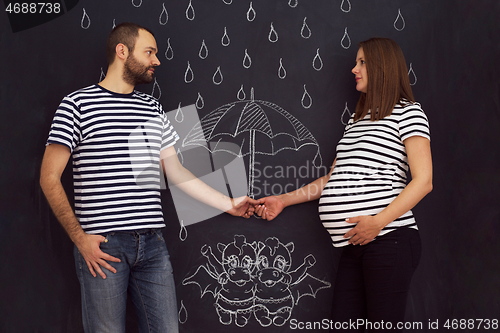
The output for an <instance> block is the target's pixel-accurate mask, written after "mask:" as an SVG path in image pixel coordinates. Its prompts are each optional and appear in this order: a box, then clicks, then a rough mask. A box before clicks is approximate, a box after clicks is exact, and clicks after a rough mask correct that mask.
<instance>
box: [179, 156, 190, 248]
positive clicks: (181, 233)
mask: <svg viewBox="0 0 500 333" xmlns="http://www.w3.org/2000/svg"><path fill="white" fill-rule="evenodd" d="M179 154H180V156H182V153H181V151H180V150H178V151H177V155H178V156H179ZM179 160H181V158H179ZM181 163H184V158H182V162H181ZM187 237H188V232H187V228H186V226H185V225H184V220H181V229H180V230H179V239H180V240H181V241H183V242H184V241H185V240H186V239H187Z"/></svg>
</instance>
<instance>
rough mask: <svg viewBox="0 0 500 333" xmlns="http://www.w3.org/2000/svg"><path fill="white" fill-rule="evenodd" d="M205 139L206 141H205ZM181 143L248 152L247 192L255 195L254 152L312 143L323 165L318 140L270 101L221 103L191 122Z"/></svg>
mask: <svg viewBox="0 0 500 333" xmlns="http://www.w3.org/2000/svg"><path fill="white" fill-rule="evenodd" d="M220 142H234V143H237V145H238V146H239V151H230V150H225V148H224V147H225V146H224V145H220V144H218V143H220ZM207 143H208V144H207ZM182 145H183V146H184V147H186V146H190V145H197V146H202V147H205V148H207V149H208V150H209V151H210V152H211V153H215V152H218V151H226V152H228V153H231V154H233V155H235V156H237V157H243V156H249V170H248V172H249V176H248V196H250V197H253V196H254V180H255V158H256V155H272V156H274V155H276V154H278V153H279V152H281V151H284V150H295V151H298V150H299V149H301V148H302V147H305V146H314V147H315V148H316V155H315V157H314V160H313V165H314V166H315V167H319V166H321V165H322V158H321V153H320V149H319V145H318V142H317V141H316V139H315V138H314V136H313V135H312V134H311V132H310V131H309V130H308V129H307V128H306V127H305V126H304V125H303V124H302V123H301V122H300V121H299V120H297V118H295V117H294V116H292V115H291V114H290V113H288V112H287V111H285V110H284V109H283V108H281V107H279V106H278V105H276V104H273V103H271V102H267V101H262V100H243V101H237V102H233V103H229V104H226V105H223V106H221V107H219V108H217V109H215V110H213V111H212V112H210V113H209V114H207V115H206V116H204V117H203V118H202V119H201V120H200V121H199V122H198V123H197V124H195V125H194V126H193V128H192V129H191V131H190V132H189V133H188V134H187V136H186V137H185V138H184V140H183V144H182Z"/></svg>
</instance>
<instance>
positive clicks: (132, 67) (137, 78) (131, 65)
mask: <svg viewBox="0 0 500 333" xmlns="http://www.w3.org/2000/svg"><path fill="white" fill-rule="evenodd" d="M151 68H153V67H152V66H144V65H142V64H141V63H140V62H139V61H137V59H136V58H135V57H134V56H133V55H132V54H131V55H130V56H129V57H128V58H127V60H126V61H125V67H124V70H123V79H124V80H125V82H127V83H130V84H132V85H133V86H136V85H138V84H142V83H151V82H152V81H153V75H152V74H151V73H149V69H151Z"/></svg>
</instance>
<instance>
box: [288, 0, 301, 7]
mask: <svg viewBox="0 0 500 333" xmlns="http://www.w3.org/2000/svg"><path fill="white" fill-rule="evenodd" d="M298 4H299V0H288V6H290V7H292V8H295V7H297V5H298Z"/></svg>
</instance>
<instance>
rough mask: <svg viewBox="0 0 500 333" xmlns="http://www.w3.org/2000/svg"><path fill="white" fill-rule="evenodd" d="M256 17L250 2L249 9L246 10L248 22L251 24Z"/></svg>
mask: <svg viewBox="0 0 500 333" xmlns="http://www.w3.org/2000/svg"><path fill="white" fill-rule="evenodd" d="M256 16H257V13H256V12H255V9H253V3H252V2H251V1H250V7H249V8H248V11H247V20H248V22H252V21H253V20H255V17H256Z"/></svg>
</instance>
